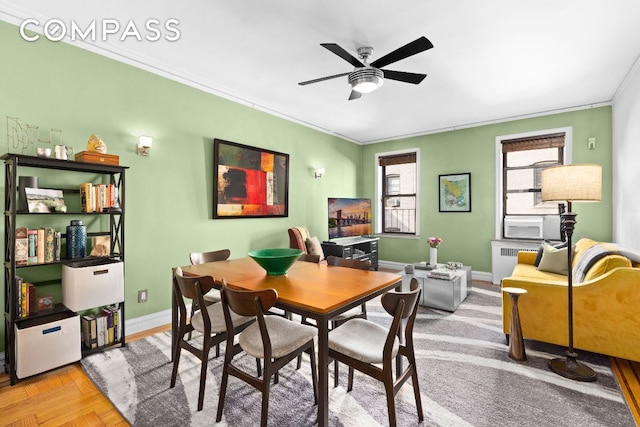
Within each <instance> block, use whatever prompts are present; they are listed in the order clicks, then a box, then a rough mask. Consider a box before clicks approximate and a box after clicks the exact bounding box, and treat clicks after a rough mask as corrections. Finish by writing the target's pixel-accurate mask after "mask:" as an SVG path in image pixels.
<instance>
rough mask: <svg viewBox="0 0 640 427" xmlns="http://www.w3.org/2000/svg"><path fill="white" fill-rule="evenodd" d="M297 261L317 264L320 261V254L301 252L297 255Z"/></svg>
mask: <svg viewBox="0 0 640 427" xmlns="http://www.w3.org/2000/svg"><path fill="white" fill-rule="evenodd" d="M298 261H305V262H313V263H316V264H318V263H320V255H313V254H302V255H300V257H298Z"/></svg>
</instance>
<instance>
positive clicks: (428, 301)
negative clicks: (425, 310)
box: [403, 265, 471, 311]
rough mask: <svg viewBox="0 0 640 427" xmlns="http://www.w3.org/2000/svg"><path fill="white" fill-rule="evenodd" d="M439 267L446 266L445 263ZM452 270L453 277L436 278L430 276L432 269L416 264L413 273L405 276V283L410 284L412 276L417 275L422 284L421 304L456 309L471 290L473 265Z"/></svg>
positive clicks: (449, 309) (443, 308)
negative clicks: (417, 266)
mask: <svg viewBox="0 0 640 427" xmlns="http://www.w3.org/2000/svg"><path fill="white" fill-rule="evenodd" d="M439 268H444V265H442V266H439ZM450 271H451V273H452V277H451V279H449V280H446V279H435V278H431V277H429V274H431V271H429V270H422V269H419V268H415V265H414V272H413V274H410V273H407V274H405V275H404V276H403V284H404V282H407V284H408V282H409V281H411V278H412V277H415V278H416V279H418V281H420V284H421V285H422V297H421V301H420V305H424V306H427V307H432V308H438V309H441V310H446V311H455V310H456V309H457V308H458V306H459V305H460V303H462V301H464V300H465V299H466V298H467V295H469V292H470V291H471V267H469V266H464V267H463V268H461V269H459V270H450Z"/></svg>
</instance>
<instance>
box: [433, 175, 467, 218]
mask: <svg viewBox="0 0 640 427" xmlns="http://www.w3.org/2000/svg"><path fill="white" fill-rule="evenodd" d="M438 182H439V188H440V212H471V174H470V173H458V174H450V175H439V176H438Z"/></svg>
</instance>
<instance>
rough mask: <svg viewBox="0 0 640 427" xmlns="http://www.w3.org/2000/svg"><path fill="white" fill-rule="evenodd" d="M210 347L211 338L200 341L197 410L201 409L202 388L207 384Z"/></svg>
mask: <svg viewBox="0 0 640 427" xmlns="http://www.w3.org/2000/svg"><path fill="white" fill-rule="evenodd" d="M210 349H211V339H210V338H209V339H205V340H204V342H203V343H202V353H201V354H200V357H201V360H202V364H201V366H200V391H199V392H198V411H202V407H203V405H204V389H205V386H206V385H207V365H208V363H209V350H210Z"/></svg>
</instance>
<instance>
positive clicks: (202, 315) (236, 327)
mask: <svg viewBox="0 0 640 427" xmlns="http://www.w3.org/2000/svg"><path fill="white" fill-rule="evenodd" d="M214 284H215V280H214V279H213V277H210V276H184V275H183V274H182V269H181V268H180V267H178V268H176V269H175V271H174V275H173V292H174V297H175V299H176V301H177V306H178V331H177V337H176V339H174V341H173V347H174V348H173V349H172V351H173V369H172V372H171V383H170V388H173V387H175V385H176V379H177V375H178V365H179V363H180V354H181V351H182V349H185V350H187V351H188V352H189V353H191V354H193V355H194V356H196V357H197V358H198V359H200V362H201V363H200V389H199V392H198V411H200V410H202V406H203V403H204V391H205V384H206V379H207V364H208V361H209V350H210V349H211V347H212V346H213V345H217V344H219V343H221V342H223V341H224V340H225V338H226V333H227V325H226V323H225V320H224V313H223V310H222V304H214V305H208V306H207V305H206V304H205V302H204V298H203V295H204V294H205V293H207V292H208V291H209V290H211V289H212V288H213V286H214ZM185 300H187V301H191V306H192V307H193V306H194V305H196V304H197V307H199V308H198V309H197V310H196V311H195V313H194V314H192V315H189V310H187V305H186V302H185ZM201 307H204V309H201ZM252 322H253V318H251V317H241V316H234V317H233V318H232V327H231V328H229V330H231V333H232V334H233V335H235V334H236V333H238V332H240V331H242V330H243V329H244V328H246V327H247V326H249V324H251V323H252ZM193 331H197V332H200V333H201V334H202V345H201V346H194V345H192V344H191V343H190V340H191V333H192V332H193ZM233 348H234V347H233V346H230V347H227V353H233V352H234V351H235V352H238V351H240V348H239V346H236V348H235V350H231V351H229V349H233Z"/></svg>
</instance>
